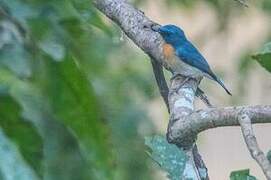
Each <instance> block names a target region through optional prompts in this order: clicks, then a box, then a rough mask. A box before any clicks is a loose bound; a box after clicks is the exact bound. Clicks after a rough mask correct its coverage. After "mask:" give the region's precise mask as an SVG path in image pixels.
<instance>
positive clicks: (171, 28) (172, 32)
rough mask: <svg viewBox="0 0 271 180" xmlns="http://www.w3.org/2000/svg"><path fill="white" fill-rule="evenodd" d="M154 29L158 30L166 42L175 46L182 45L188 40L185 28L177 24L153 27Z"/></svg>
mask: <svg viewBox="0 0 271 180" xmlns="http://www.w3.org/2000/svg"><path fill="white" fill-rule="evenodd" d="M152 30H153V31H155V32H158V33H159V34H160V35H161V36H162V37H163V39H164V40H165V41H166V43H168V44H171V45H173V46H178V45H181V44H182V43H183V42H184V41H186V37H185V34H184V32H183V30H182V29H181V28H179V27H177V26H175V25H165V26H160V27H159V28H152Z"/></svg>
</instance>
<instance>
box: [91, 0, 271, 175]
mask: <svg viewBox="0 0 271 180" xmlns="http://www.w3.org/2000/svg"><path fill="white" fill-rule="evenodd" d="M94 5H95V6H96V7H97V8H98V9H99V10H100V11H101V12H102V13H103V14H105V15H106V16H107V17H108V18H110V19H111V20H112V21H114V22H115V23H116V24H118V25H119V27H120V28H121V29H122V30H123V32H124V33H125V34H126V35H127V36H128V37H129V38H130V39H131V40H132V41H133V42H134V43H135V44H136V45H137V46H138V47H139V48H141V49H142V50H143V51H144V52H145V53H146V54H147V55H149V56H150V59H152V60H153V61H154V62H155V64H159V65H160V64H161V65H163V59H164V57H163V54H162V42H163V40H162V39H161V37H160V36H159V35H158V34H157V33H154V32H153V31H152V30H150V28H146V27H150V26H151V25H153V24H156V23H154V22H153V21H151V20H150V19H149V18H147V17H146V16H145V15H144V13H142V12H141V11H139V10H138V9H136V8H135V7H133V6H132V5H131V4H129V3H127V2H126V0H96V1H94ZM165 68H166V69H168V67H166V66H165ZM168 70H170V69H168ZM160 72H161V71H160ZM183 80H184V78H182V77H176V78H174V79H173V80H172V82H171V84H170V88H169V96H168V105H169V111H170V120H169V125H168V131H167V139H168V141H169V142H171V143H174V144H176V145H178V146H179V147H182V148H185V149H186V151H188V152H189V153H190V154H191V151H193V147H195V146H193V145H194V142H195V140H196V137H197V134H198V133H200V132H202V131H204V130H207V129H210V128H216V127H222V126H238V125H239V122H238V115H239V113H240V112H244V111H245V112H247V113H248V115H249V117H250V118H251V122H252V123H271V106H247V107H246V106H240V107H225V108H210V109H204V110H199V111H195V110H194V98H195V94H196V90H197V88H198V84H199V80H189V81H188V82H186V83H185V84H184V85H183V86H182V88H179V90H178V91H176V90H174V89H178V88H177V87H179V86H180V85H181V84H183ZM163 96H164V95H163ZM194 150H195V148H194ZM195 152H197V151H195ZM194 156H195V155H194ZM192 159H195V157H194V158H192ZM194 161H195V160H194ZM192 163H193V162H192ZM202 165H203V166H204V163H202ZM199 167H200V166H197V168H198V169H199ZM197 174H199V173H197ZM206 174H207V170H206ZM200 176H201V175H200ZM201 178H203V179H208V175H206V176H205V177H202V176H201ZM196 179H198V178H196Z"/></svg>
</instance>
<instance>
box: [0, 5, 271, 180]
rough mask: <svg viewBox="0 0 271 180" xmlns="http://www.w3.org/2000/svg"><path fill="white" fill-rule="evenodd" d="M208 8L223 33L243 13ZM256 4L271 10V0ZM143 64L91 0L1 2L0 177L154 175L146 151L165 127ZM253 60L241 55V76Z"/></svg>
mask: <svg viewBox="0 0 271 180" xmlns="http://www.w3.org/2000/svg"><path fill="white" fill-rule="evenodd" d="M134 3H135V4H137V6H140V7H144V6H145V3H147V1H135V2H134ZM197 3H200V1H196V0H195V1H190V0H187V1H175V0H171V1H166V2H165V4H167V5H168V7H169V8H171V7H172V6H174V7H175V6H178V7H179V6H180V7H181V8H183V9H187V10H188V11H189V10H190V9H193V8H194V7H195V6H196V5H197ZM204 3H206V4H208V6H211V8H213V9H215V10H216V11H217V12H218V13H217V14H218V17H219V20H220V21H219V23H220V24H219V28H218V29H217V33H218V32H221V31H224V30H225V28H226V26H227V20H228V18H231V17H232V14H236V13H237V14H238V13H241V12H239V11H243V9H242V7H240V6H239V5H238V4H237V3H236V2H234V1H233V2H230V1H228V0H208V1H205V2H204ZM251 6H255V7H257V8H259V9H263V11H264V12H265V13H269V12H271V11H270V8H271V3H270V1H269V0H262V1H257V2H255V4H253V5H251ZM240 9H241V10H240ZM123 39H124V40H123ZM267 41H268V39H267V40H266V42H267ZM248 51H249V50H247V52H248ZM269 51H270V49H269ZM244 57H247V56H246V54H244ZM257 57H258V56H257ZM257 57H256V58H257ZM146 59H147V57H146V56H144V54H142V53H141V52H140V51H137V50H134V46H133V45H131V44H130V43H129V42H128V41H127V40H126V37H123V35H122V34H121V32H120V30H119V29H118V28H117V27H116V26H115V25H113V24H112V23H110V22H108V21H107V20H106V19H105V18H104V17H103V16H101V14H99V13H98V12H97V11H96V10H95V9H94V8H93V7H92V5H91V2H90V1H89V0H57V1H54V0H0V179H4V180H6V179H8V180H30V179H33V180H36V179H50V180H61V179H63V180H64V179H65V180H69V179H73V180H74V179H76V180H80V179H84V180H85V179H97V180H110V179H112V180H113V179H115V180H128V179H129V180H144V179H146V180H151V179H157V177H156V174H157V170H156V166H154V163H153V162H152V160H151V159H150V158H149V157H148V155H147V153H146V149H147V148H146V147H145V145H144V137H145V136H148V135H151V134H154V133H156V132H157V131H158V130H157V126H156V125H155V123H154V121H153V120H152V119H151V117H150V116H149V114H148V113H149V112H148V109H147V108H146V107H147V105H148V104H147V103H148V102H149V101H151V100H154V99H156V98H158V97H159V94H158V90H157V88H156V84H155V80H154V77H153V75H152V71H151V66H150V63H149V62H148V61H147V60H146ZM250 61H252V60H251V59H248V58H240V61H238V62H240V73H241V74H242V73H243V74H244V73H246V72H248V71H247V69H248V68H249V67H250V64H251V63H250ZM243 77H246V75H243ZM241 81H243V79H241ZM241 81H240V82H241ZM159 106H164V104H162V103H160V104H159ZM165 113H166V111H165ZM164 123H166V119H165V122H164ZM244 168H246V167H244Z"/></svg>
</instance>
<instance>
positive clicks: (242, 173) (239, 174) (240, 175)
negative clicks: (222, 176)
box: [230, 169, 257, 180]
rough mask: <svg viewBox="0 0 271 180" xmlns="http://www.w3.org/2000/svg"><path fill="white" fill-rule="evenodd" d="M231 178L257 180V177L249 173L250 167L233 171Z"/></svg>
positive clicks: (233, 179)
mask: <svg viewBox="0 0 271 180" xmlns="http://www.w3.org/2000/svg"><path fill="white" fill-rule="evenodd" d="M230 180H257V179H256V178H255V177H254V176H251V175H250V174H249V169H244V170H238V171H233V172H231V175H230Z"/></svg>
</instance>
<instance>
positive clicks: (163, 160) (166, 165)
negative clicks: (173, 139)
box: [145, 136, 187, 180]
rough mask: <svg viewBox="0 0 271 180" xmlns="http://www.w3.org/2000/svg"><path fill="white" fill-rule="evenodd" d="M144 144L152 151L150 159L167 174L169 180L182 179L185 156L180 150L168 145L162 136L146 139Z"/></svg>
mask: <svg viewBox="0 0 271 180" xmlns="http://www.w3.org/2000/svg"><path fill="white" fill-rule="evenodd" d="M145 144H146V145H147V146H148V147H149V148H150V149H151V150H152V153H150V156H151V158H152V159H153V160H154V161H156V162H157V163H158V164H159V165H160V166H161V168H162V169H164V170H165V171H166V172H167V173H168V177H169V178H170V179H171V180H179V179H180V177H183V172H184V169H185V165H186V161H187V156H186V154H185V153H184V152H183V151H182V150H181V149H179V148H178V147H177V146H176V145H173V144H169V143H168V142H167V140H166V138H165V137H163V136H154V137H147V138H145Z"/></svg>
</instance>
